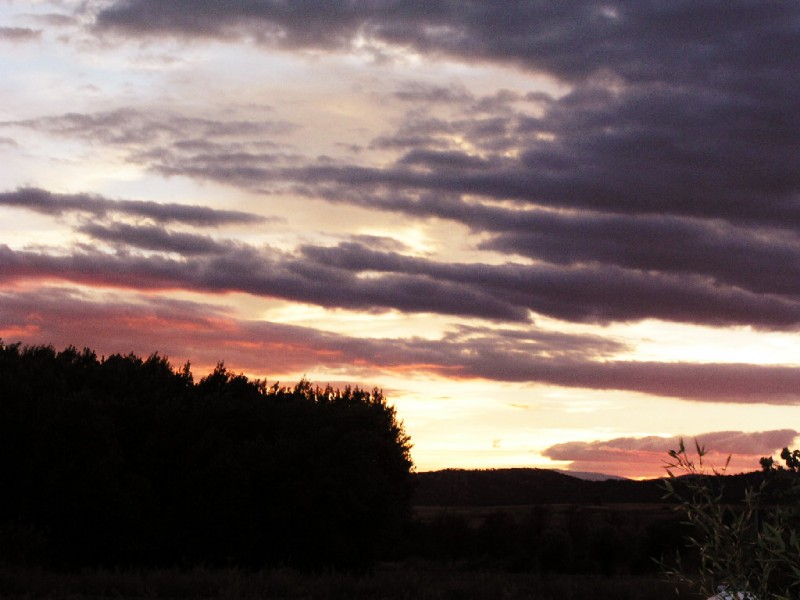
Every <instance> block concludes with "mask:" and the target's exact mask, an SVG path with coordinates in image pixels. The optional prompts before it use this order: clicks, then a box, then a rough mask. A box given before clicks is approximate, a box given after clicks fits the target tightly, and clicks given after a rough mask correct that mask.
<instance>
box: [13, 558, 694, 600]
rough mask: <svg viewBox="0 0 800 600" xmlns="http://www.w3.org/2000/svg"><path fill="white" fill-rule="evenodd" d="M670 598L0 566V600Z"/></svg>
mask: <svg viewBox="0 0 800 600" xmlns="http://www.w3.org/2000/svg"><path fill="white" fill-rule="evenodd" d="M23 598H25V599H27V598H30V599H33V598H47V599H65V600H88V599H100V598H115V599H127V600H134V599H136V600H138V599H145V598H147V599H150V598H164V599H172V600H179V599H187V600H188V599H209V600H211V599H225V600H228V599H231V600H232V599H237V600H251V599H252V600H256V599H258V600H278V599H287V600H362V599H363V600H367V599H369V600H522V599H526V600H586V599H590V600H640V599H641V598H647V599H648V600H662V599H663V600H667V599H670V600H674V599H675V598H685V599H692V600H694V599H696V598H698V596H696V595H692V594H689V593H687V592H686V591H685V590H684V591H683V592H682V593H676V589H675V586H674V585H672V584H671V583H667V582H665V581H663V580H661V579H659V578H658V577H599V576H580V575H577V576H576V575H552V576H543V575H533V574H523V573H503V572H499V571H464V570H462V569H459V568H458V567H457V566H452V567H449V568H448V567H445V566H442V565H437V566H430V565H427V566H426V565H413V566H412V565H384V566H382V567H380V568H378V569H375V570H374V571H372V572H371V573H368V574H359V575H356V574H343V573H318V574H308V573H301V572H298V571H292V570H284V569H278V570H270V571H261V572H248V571H244V570H240V569H236V568H231V569H203V568H195V569H191V570H186V571H183V570H177V569H159V570H141V571H119V572H115V571H108V570H93V571H84V572H80V573H54V572H49V571H42V570H37V569H30V570H23V569H2V568H0V599H3V600H6V599H15V600H16V599H23Z"/></svg>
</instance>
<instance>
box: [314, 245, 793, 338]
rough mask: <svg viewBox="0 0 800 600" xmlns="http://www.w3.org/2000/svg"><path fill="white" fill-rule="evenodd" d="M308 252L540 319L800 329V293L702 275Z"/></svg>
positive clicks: (347, 250)
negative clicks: (479, 296) (449, 286)
mask: <svg viewBox="0 0 800 600" xmlns="http://www.w3.org/2000/svg"><path fill="white" fill-rule="evenodd" d="M302 250H303V254H304V256H305V257H307V258H308V259H311V260H313V261H316V262H317V263H319V264H322V265H325V266H326V267H333V268H336V269H341V270H347V271H353V272H378V273H403V274H410V275H414V276H424V277H429V278H431V279H434V280H438V281H449V282H453V283H454V284H460V285H462V286H469V287H474V288H475V289H476V290H478V289H479V290H481V291H482V292H483V293H489V294H492V295H494V296H496V297H497V298H498V299H502V300H504V301H505V302H508V303H510V304H515V305H518V306H520V307H524V308H527V309H530V310H531V311H533V312H534V313H539V314H544V315H548V316H551V317H555V318H559V319H563V320H568V321H583V322H600V323H609V322H613V321H635V320H640V319H645V318H648V317H656V318H660V319H664V320H669V321H683V322H690V323H698V324H707V325H734V324H751V325H754V326H756V327H761V328H768V329H782V328H796V327H798V325H800V300H799V299H798V297H797V295H796V292H795V295H793V296H790V297H784V296H781V295H777V294H764V293H755V292H750V291H747V290H744V289H741V288H738V287H734V286H726V285H721V284H720V282H718V281H715V280H713V279H710V278H708V277H702V276H697V275H687V274H681V275H680V276H678V275H672V274H667V273H659V272H657V271H651V270H643V269H642V270H638V269H637V270H633V269H624V268H620V267H617V266H611V265H599V266H598V265H592V264H590V265H585V264H581V263H577V264H574V265H570V266H568V267H565V266H564V265H554V264H548V263H542V264H535V265H522V264H504V265H488V264H449V263H437V262H434V261H431V260H428V259H422V258H416V257H409V256H405V255H402V254H400V253H397V252H383V251H377V250H372V249H370V248H368V247H366V246H364V245H363V244H354V243H343V244H340V245H338V246H336V247H317V246H308V247H305V248H303V249H302ZM768 264H769V263H765V266H767V265H768Z"/></svg>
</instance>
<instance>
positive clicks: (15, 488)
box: [0, 342, 412, 567]
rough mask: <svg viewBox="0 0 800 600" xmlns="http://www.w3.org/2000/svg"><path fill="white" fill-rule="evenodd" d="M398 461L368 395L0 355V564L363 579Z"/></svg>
mask: <svg viewBox="0 0 800 600" xmlns="http://www.w3.org/2000/svg"><path fill="white" fill-rule="evenodd" d="M409 448H410V444H409V439H408V437H407V436H406V435H405V433H404V432H403V429H402V426H401V425H400V424H399V423H398V421H397V419H396V417H395V412H394V409H393V408H392V407H390V406H389V405H388V404H387V402H386V400H385V398H384V397H383V395H382V393H381V392H380V391H378V390H373V391H371V392H367V391H364V390H361V389H358V388H345V389H344V390H334V389H332V388H330V387H328V388H325V389H320V388H316V387H312V386H311V384H309V383H308V382H307V381H301V382H300V383H299V384H298V385H296V386H295V387H293V388H286V387H278V386H277V384H276V385H275V386H272V387H267V386H266V384H265V383H264V382H261V381H253V380H250V379H248V378H246V377H244V376H242V375H234V374H232V373H231V372H229V371H228V370H226V369H225V367H224V366H223V365H222V364H220V365H218V366H217V368H216V369H215V370H214V371H213V372H212V373H211V374H209V375H208V376H206V377H204V378H203V379H201V380H200V381H199V382H197V383H195V382H194V380H193V377H192V374H191V372H190V370H189V365H188V364H187V365H186V366H185V367H184V368H183V369H181V370H175V369H173V368H172V367H171V365H170V364H169V362H168V361H167V360H166V359H165V358H163V357H161V356H158V355H157V354H153V355H152V356H150V357H149V358H147V359H142V358H139V357H137V356H135V355H133V354H131V355H128V356H120V355H114V356H110V357H108V358H98V357H97V356H96V354H95V353H94V352H92V351H90V350H83V351H78V350H76V349H75V348H67V349H66V350H64V351H61V352H56V351H55V350H54V349H53V348H52V347H48V346H35V347H21V346H20V345H19V344H12V345H5V344H2V342H0V490H2V493H1V494H0V561H7V562H13V561H15V560H16V561H26V562H40V563H43V564H48V565H53V566H63V567H72V566H80V565H126V564H140V565H175V564H178V565H180V564H197V563H202V564H207V565H219V564H238V565H252V566H262V565H270V564H272V565H275V564H286V565H292V566H300V567H322V566H340V567H363V566H367V565H368V564H369V563H370V562H371V561H373V560H375V559H376V558H379V557H380V556H381V555H382V554H384V553H386V552H388V551H389V549H390V548H391V547H392V546H393V544H394V541H395V540H396V538H397V536H398V535H399V534H400V532H401V530H402V528H403V527H404V524H405V522H406V519H407V518H408V516H409V505H410V499H411V468H412V463H411V459H410V455H409ZM3 548H5V549H6V550H5V551H4V550H3Z"/></svg>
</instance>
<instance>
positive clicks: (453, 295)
mask: <svg viewBox="0 0 800 600" xmlns="http://www.w3.org/2000/svg"><path fill="white" fill-rule="evenodd" d="M118 233H119V232H118ZM127 233H128V235H129V236H130V235H131V234H136V235H137V236H140V237H145V238H146V239H147V240H148V244H150V246H151V247H152V246H153V245H154V244H156V243H158V244H161V245H162V247H163V245H164V244H165V243H169V244H172V247H171V248H170V249H172V250H175V244H176V242H178V241H181V242H184V243H185V242H186V240H185V239H183V240H179V238H178V237H176V236H175V235H168V234H160V235H159V236H155V235H154V233H153V230H152V229H151V230H149V231H147V232H142V231H138V232H135V231H133V230H130V231H128V232H127ZM142 234H144V236H142ZM157 237H158V240H156V238H157ZM117 239H119V235H117ZM190 241H191V243H194V244H196V243H197V242H198V241H200V242H202V243H203V244H204V245H205V246H207V247H210V246H214V244H212V243H211V242H210V241H203V240H198V239H197V238H194V239H192V240H190ZM139 243H140V244H142V242H139ZM206 249H207V248H206ZM191 254H192V256H189V255H187V256H185V257H183V258H181V259H178V258H170V257H168V256H162V255H154V256H143V255H139V254H129V253H124V252H123V253H119V252H117V253H114V254H110V253H104V252H101V251H97V250H91V249H85V250H76V251H74V252H72V253H69V254H67V255H62V254H57V253H54V254H48V253H45V252H36V251H15V250H12V249H11V248H9V247H8V246H2V245H0V281H4V282H13V281H23V280H28V281H33V280H40V281H41V280H52V279H60V280H62V281H72V282H78V283H84V284H89V285H98V286H112V287H121V288H127V289H137V290H176V289H177V290H192V291H202V292H212V293H225V292H233V291H236V292H244V293H248V294H253V295H256V296H262V297H271V298H283V299H287V300H293V301H299V302H306V303H311V304H316V305H319V306H325V307H329V308H348V309H355V310H363V311H368V312H369V311H381V310H383V311H385V310H388V309H397V310H400V311H407V312H432V313H439V314H445V315H458V316H464V317H480V318H485V319H501V320H510V321H519V322H527V321H528V320H529V316H528V311H527V310H526V309H525V308H523V307H519V306H515V305H514V304H512V303H509V302H506V301H503V300H502V299H499V298H496V297H495V296H493V295H492V294H490V293H486V292H484V291H482V290H480V289H476V288H473V287H469V286H462V285H459V284H457V283H453V282H449V281H437V280H435V279H432V278H430V277H426V276H424V275H421V276H413V275H407V274H402V273H401V274H387V275H384V276H382V277H380V278H377V279H376V278H366V277H357V276H355V275H353V274H352V273H348V272H346V271H343V270H341V269H335V268H330V267H326V266H322V265H316V264H313V263H306V262H303V261H301V260H298V259H297V258H295V257H293V256H292V255H290V254H287V253H284V252H279V251H277V250H274V249H269V248H266V249H256V248H253V247H250V246H246V245H241V244H232V245H230V246H228V247H227V248H225V249H224V251H223V252H219V253H216V254H212V255H201V256H196V255H194V254H195V252H192V253H191Z"/></svg>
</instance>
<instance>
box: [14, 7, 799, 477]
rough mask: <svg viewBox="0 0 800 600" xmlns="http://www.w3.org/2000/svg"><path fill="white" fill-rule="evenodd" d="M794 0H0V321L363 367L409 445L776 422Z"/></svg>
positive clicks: (202, 369)
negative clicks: (385, 399)
mask: <svg viewBox="0 0 800 600" xmlns="http://www.w3.org/2000/svg"><path fill="white" fill-rule="evenodd" d="M798 48H800V3H795V2H772V1H767V2H764V1H742V0H735V1H726V2H721V1H709V2H696V1H695V0H676V1H673V2H661V1H656V0H652V1H650V0H629V1H603V2H596V1H592V0H586V1H583V2H579V1H576V2H543V1H537V0H528V1H522V0H506V1H503V2H493V1H489V0H483V1H480V0H459V1H454V0H441V1H436V2H421V1H419V0H361V1H356V0H349V1H343V2H325V1H322V0H294V1H292V2H286V1H282V0H225V1H222V0H218V1H212V0H171V1H169V2H164V1H162V0H80V1H79V0H40V1H33V0H32V1H22V0H0V80H2V82H3V84H2V86H0V164H2V165H3V166H2V168H1V169H0V339H2V340H3V342H4V343H16V342H20V343H22V344H24V345H33V344H52V345H53V346H54V347H55V348H56V349H62V348H64V347H67V346H70V345H72V346H75V347H77V348H84V347H89V348H92V349H93V350H95V351H96V352H97V353H98V354H99V355H102V356H108V355H111V354H114V353H122V354H128V353H130V352H133V353H135V354H137V355H140V356H149V355H150V354H152V353H154V352H157V353H159V355H161V356H166V357H168V358H169V360H170V362H171V363H172V364H173V366H175V367H176V368H178V367H180V366H182V365H183V364H184V363H185V362H186V361H190V363H191V365H192V371H193V372H194V374H195V377H196V378H199V377H202V376H203V375H204V374H207V373H208V372H210V370H211V369H213V368H214V366H215V365H216V364H217V363H219V362H221V361H222V362H224V364H225V365H226V367H227V368H228V369H230V370H232V371H234V372H236V373H244V374H246V375H248V376H251V377H258V378H263V379H266V380H267V381H268V382H270V383H273V382H280V383H281V384H285V385H292V384H294V383H296V382H297V381H299V380H300V379H301V378H302V377H306V378H308V379H309V380H311V381H312V382H314V383H317V384H319V385H321V386H324V385H325V384H327V383H331V384H332V385H334V386H335V387H336V386H344V385H348V384H352V385H358V386H361V387H366V388H372V387H379V388H381V389H383V391H384V393H385V394H386V396H387V397H388V400H389V401H390V402H391V403H392V404H393V405H394V406H395V407H396V409H397V414H398V417H399V419H401V420H402V421H403V423H404V426H405V429H406V432H407V433H408V434H409V435H410V436H411V441H412V443H413V448H412V457H413V459H414V462H415V465H416V469H417V470H418V471H428V470H435V469H442V468H503V467H537V468H538V467H544V468H558V469H567V470H572V471H591V472H600V473H607V474H614V475H622V476H627V477H639V478H641V477H658V476H662V475H664V474H665V473H664V468H663V467H664V463H665V461H666V460H667V458H668V456H667V451H668V450H670V449H675V448H677V446H678V443H679V440H680V439H681V438H683V439H685V440H687V442H689V444H688V445H690V446H691V445H693V443H692V442H690V440H694V439H697V440H698V441H699V442H700V443H701V444H702V445H703V446H705V448H706V449H707V450H708V452H709V454H708V456H707V457H706V462H707V464H711V465H716V466H722V465H723V464H724V463H725V460H726V457H728V456H730V457H731V463H730V467H729V472H740V471H748V470H754V469H757V468H758V466H759V465H758V460H759V458H760V457H762V456H770V455H777V452H779V451H780V449H781V448H782V447H784V446H790V447H792V446H797V445H798V444H800V433H798V429H800V337H798V329H799V328H800V112H799V111H798V110H797V107H798V106H800V86H798V85H797V69H798V66H800V51H798Z"/></svg>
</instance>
